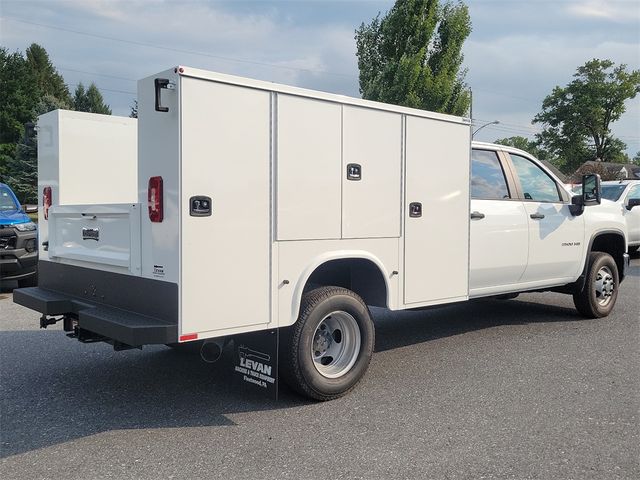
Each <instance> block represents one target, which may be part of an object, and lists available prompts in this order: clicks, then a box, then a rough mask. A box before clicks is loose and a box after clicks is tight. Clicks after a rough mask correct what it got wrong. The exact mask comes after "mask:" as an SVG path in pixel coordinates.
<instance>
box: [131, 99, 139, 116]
mask: <svg viewBox="0 0 640 480" xmlns="http://www.w3.org/2000/svg"><path fill="white" fill-rule="evenodd" d="M129 117H130V118H138V100H134V101H133V105H131V112H130V113H129Z"/></svg>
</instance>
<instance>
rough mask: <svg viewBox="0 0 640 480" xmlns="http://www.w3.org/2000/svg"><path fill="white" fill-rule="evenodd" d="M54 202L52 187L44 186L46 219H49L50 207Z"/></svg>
mask: <svg viewBox="0 0 640 480" xmlns="http://www.w3.org/2000/svg"><path fill="white" fill-rule="evenodd" d="M52 203H53V202H52V200H51V187H44V188H43V189H42V210H43V214H44V219H45V220H49V207H51V204H52Z"/></svg>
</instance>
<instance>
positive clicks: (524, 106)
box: [0, 0, 640, 156]
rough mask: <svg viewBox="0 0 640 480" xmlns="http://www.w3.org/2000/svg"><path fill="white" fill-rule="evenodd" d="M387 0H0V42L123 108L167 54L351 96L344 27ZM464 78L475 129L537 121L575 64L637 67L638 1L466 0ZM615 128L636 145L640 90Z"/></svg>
mask: <svg viewBox="0 0 640 480" xmlns="http://www.w3.org/2000/svg"><path fill="white" fill-rule="evenodd" d="M393 3H394V2H393V1H392V0H288V1H282V0H280V1H272V0H264V1H260V0H251V1H245V0H235V1H210V0H183V1H181V0H127V1H119V0H0V45H1V46H3V47H5V48H8V49H9V50H10V51H16V50H18V51H24V50H25V49H26V48H27V47H28V46H29V45H30V44H31V43H32V42H35V43H38V44H40V45H42V46H43V47H44V48H45V49H46V50H47V51H48V52H49V55H50V57H51V60H52V61H53V63H54V65H55V66H56V67H57V68H58V70H59V71H60V73H62V74H63V76H64V78H65V81H66V82H67V83H68V84H69V86H70V88H71V90H73V89H75V87H76V85H77V84H78V83H79V82H83V83H84V84H89V83H91V82H92V81H93V82H95V83H96V85H97V86H98V87H99V88H100V90H101V91H102V93H103V96H104V98H105V101H106V102H107V103H108V104H109V105H110V106H111V108H112V110H113V113H114V114H115V115H128V114H129V112H130V106H131V105H132V104H133V101H134V99H135V96H136V94H135V92H136V80H138V79H140V78H143V77H146V76H149V75H152V74H154V73H157V72H160V71H162V70H165V69H167V68H170V67H173V66H176V65H187V66H191V67H197V68H202V69H206V70H214V71H218V72H222V73H229V74H234V75H241V76H246V77H251V78H257V79H261V80H268V81H273V82H279V83H285V84H289V85H296V86H300V87H305V88H312V89H317V90H322V91H327V92H332V93H339V94H343V95H350V96H354V97H359V92H358V68H357V61H356V56H355V40H354V30H355V29H356V28H357V27H358V26H359V25H360V24H361V23H362V22H369V21H370V20H371V19H372V18H373V17H374V16H375V15H376V14H377V13H378V12H382V13H385V12H386V11H388V10H389V8H391V6H392V5H393ZM465 3H466V4H467V5H468V6H469V9H470V14H471V21H472V24H473V32H472V33H471V35H470V37H469V38H468V40H467V41H466V43H465V47H464V56H465V60H464V66H465V68H466V69H467V76H466V80H467V83H468V85H469V86H470V88H471V89H472V91H473V117H474V119H477V120H475V121H476V122H477V124H478V126H481V125H482V124H483V123H487V122H491V121H493V120H498V121H499V122H500V124H498V125H490V126H488V127H486V128H483V129H482V130H481V131H480V132H479V133H478V135H477V136H476V139H478V140H484V141H493V140H495V139H497V138H504V137H510V136H514V135H522V136H526V137H532V136H533V135H534V134H535V133H536V132H538V131H539V130H540V126H539V125H532V124H531V120H532V118H533V117H534V116H535V115H536V113H538V112H539V111H540V109H541V105H542V100H543V99H544V97H545V96H546V95H548V94H549V93H550V92H551V91H552V89H553V88H554V87H555V86H558V85H559V86H564V85H566V84H567V83H569V82H570V81H571V79H572V75H573V74H574V73H575V70H576V68H577V67H578V66H580V65H583V64H584V63H585V62H586V61H588V60H590V59H593V58H600V59H604V58H608V59H611V60H613V61H614V62H615V63H616V64H618V63H625V64H627V65H628V67H629V69H639V68H640V2H638V1H637V0H564V1H563V0H528V1H527V0H467V1H466V2H465ZM612 130H613V131H614V133H615V134H616V135H617V136H618V137H619V138H620V139H621V140H623V141H624V142H625V143H626V144H627V146H628V149H627V151H628V153H629V154H630V155H631V156H633V155H635V153H636V152H638V151H640V96H639V97H636V98H635V99H634V100H630V101H628V102H627V111H626V113H625V114H624V115H623V117H622V119H621V120H620V121H618V122H616V123H614V124H612Z"/></svg>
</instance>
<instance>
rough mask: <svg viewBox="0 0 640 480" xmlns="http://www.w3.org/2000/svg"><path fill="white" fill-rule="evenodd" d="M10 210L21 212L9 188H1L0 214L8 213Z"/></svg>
mask: <svg viewBox="0 0 640 480" xmlns="http://www.w3.org/2000/svg"><path fill="white" fill-rule="evenodd" d="M8 210H19V208H18V205H16V202H15V200H14V199H13V195H11V191H10V190H9V188H7V187H0V212H6V211H8Z"/></svg>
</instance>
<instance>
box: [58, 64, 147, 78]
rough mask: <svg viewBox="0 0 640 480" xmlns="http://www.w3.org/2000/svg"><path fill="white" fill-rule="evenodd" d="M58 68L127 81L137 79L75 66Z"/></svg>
mask: <svg viewBox="0 0 640 480" xmlns="http://www.w3.org/2000/svg"><path fill="white" fill-rule="evenodd" d="M60 70H66V71H67V72H76V73H86V74H88V75H95V76H98V77H105V78H115V79H116V80H126V81H127V82H137V81H138V80H135V79H133V78H125V77H117V76H115V75H107V74H106V73H98V72H88V71H86V70H76V69H75V68H67V67H60Z"/></svg>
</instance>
